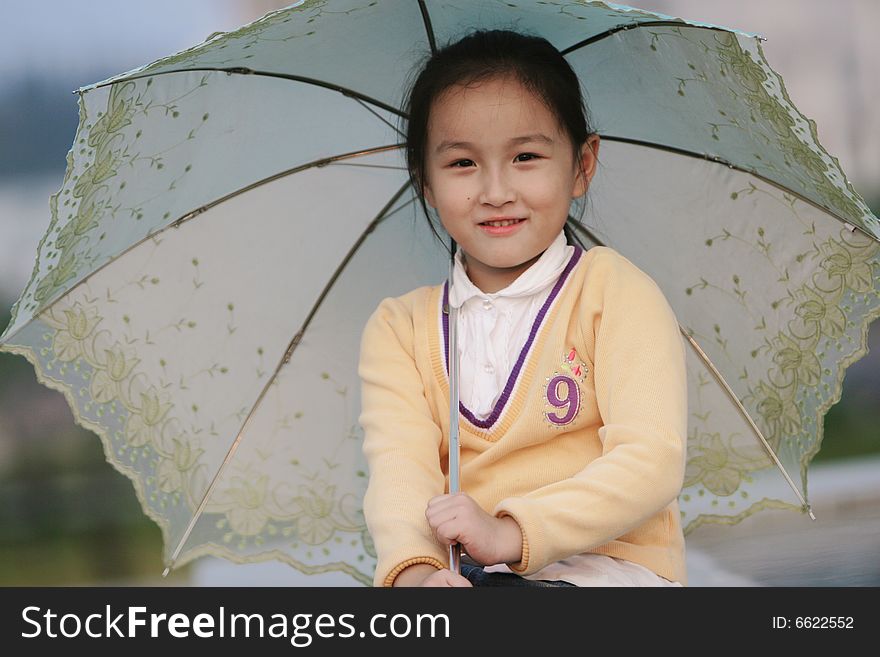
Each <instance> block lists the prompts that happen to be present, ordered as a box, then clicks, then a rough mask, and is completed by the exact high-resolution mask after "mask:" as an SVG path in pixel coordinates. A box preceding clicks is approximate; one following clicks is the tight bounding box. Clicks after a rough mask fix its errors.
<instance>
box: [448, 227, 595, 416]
mask: <svg viewBox="0 0 880 657" xmlns="http://www.w3.org/2000/svg"><path fill="white" fill-rule="evenodd" d="M582 254H583V249H582V248H581V247H579V246H578V245H576V244H575V245H574V253H572V255H571V258H570V259H569V261H568V264H567V265H566V266H565V269H563V270H562V273H561V274H560V275H559V279H558V280H557V281H556V284H555V285H554V286H553V290H552V291H551V292H550V295H549V296H548V297H547V300H546V301H545V302H544V305H543V306H541V310H540V311H539V312H538V315H537V317H535V321H534V322H533V323H532V329H531V331H529V337H528V339H527V340H526V343H525V344H524V345H523V348H522V349H521V350H520V352H519V358H517V361H516V365H514V367H513V370H512V371H511V372H510V375H509V376H508V377H507V385H505V386H504V392H503V393H502V394H501V397H499V398H498V401H497V402H495V407H494V408H493V409H492V413H490V414H489V416H488V417H487V418H486V419H485V420H481V419H479V418H478V417H477V416H475V415H474V414H473V413H472V412H471V411H470V409H468V408H467V407H466V406H465V405H464V404H463V403H462V402H461V401H460V400H459V402H458V409H459V411H460V412H461V414H462V415H464V416H465V417H466V418H467V419H468V421H469V422H470V423H471V424H473V425H474V426H476V427H479V428H481V429H491V428H492V426H493V425H494V424H495V422H496V421H497V420H498V418H499V417H501V412H502V411H503V410H504V407H505V406H506V405H507V401H508V399H510V395H511V393H512V392H513V388H514V385H515V384H516V381H517V379H518V378H519V373H520V371H521V370H522V367H523V364H524V363H525V360H526V354H528V353H529V349H530V348H531V346H532V343H533V342H534V341H535V336H536V335H537V334H538V331H539V330H540V329H541V324H542V323H543V322H544V317H545V316H546V315H547V311H548V310H549V309H550V306H551V305H552V304H553V300H554V299H556V297H557V295H558V294H559V291H560V290H561V289H562V286H563V285H565V281H566V280H567V279H568V275H569V274H570V273H571V270H572V269H574V266H575V265H576V264H577V262H578V260H580V257H581V255H582ZM447 303H449V279H447V280H446V281H445V282H444V283H443V302H442V304H443V305H442V306H441V308H445V307H446V304H447ZM442 315H443V354H444V360H443V365H444V369H445V372H446V376H447V378H448V377H449V315H447V314H446V313H442Z"/></svg>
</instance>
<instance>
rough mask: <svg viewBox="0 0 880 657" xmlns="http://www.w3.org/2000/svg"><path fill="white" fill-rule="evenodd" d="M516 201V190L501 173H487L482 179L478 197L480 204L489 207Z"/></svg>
mask: <svg viewBox="0 0 880 657" xmlns="http://www.w3.org/2000/svg"><path fill="white" fill-rule="evenodd" d="M515 200H516V190H515V189H514V188H513V185H512V184H511V183H510V180H509V179H508V176H507V175H505V173H504V172H503V171H498V170H496V171H494V172H491V171H490V172H488V173H487V174H486V175H485V177H484V178H483V188H482V192H481V195H480V203H487V204H489V205H496V206H500V205H504V204H505V203H507V202H508V201H515Z"/></svg>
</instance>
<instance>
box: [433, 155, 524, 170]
mask: <svg viewBox="0 0 880 657" xmlns="http://www.w3.org/2000/svg"><path fill="white" fill-rule="evenodd" d="M523 156H527V157H528V158H529V159H528V160H520V159H517V162H531V161H532V160H533V159H534V160H537V159H540V156H539V155H535V154H534V153H520V154H519V155H517V156H516V157H517V158H521V157H523ZM462 162H470V163H473V160H457V161H455V162H453V163H452V164H450V165H449V166H451V167H453V168H455V169H463V168H464V167H460V166H458V165H459V164H461V163H462Z"/></svg>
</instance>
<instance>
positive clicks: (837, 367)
mask: <svg viewBox="0 0 880 657" xmlns="http://www.w3.org/2000/svg"><path fill="white" fill-rule="evenodd" d="M464 26H467V29H469V28H474V27H482V28H514V29H522V30H525V31H529V32H532V33H535V34H539V35H541V36H544V37H545V38H547V39H548V40H550V41H551V42H552V43H553V44H554V45H555V46H556V47H557V48H559V49H560V50H561V51H562V52H563V54H564V55H565V56H566V58H567V59H568V61H569V62H570V63H571V65H572V67H573V68H574V70H575V71H576V72H577V73H578V74H579V76H580V78H581V80H582V84H583V88H584V90H585V92H586V99H587V102H588V104H589V107H590V110H591V114H592V116H593V118H594V121H595V124H596V126H597V128H598V131H599V133H600V135H601V138H602V141H603V145H602V151H601V158H602V163H601V165H600V167H599V169H598V172H597V174H596V176H595V178H594V180H593V184H592V185H591V188H590V192H589V196H590V199H591V200H590V206H589V207H590V210H589V212H588V213H587V215H586V217H585V229H584V230H582V231H579V233H578V235H579V237H580V238H581V239H582V240H583V243H584V245H585V246H586V247H589V246H591V245H593V244H605V245H608V246H611V247H613V248H615V249H617V250H618V251H619V252H621V253H622V254H623V255H625V256H626V257H627V258H629V259H630V260H632V261H633V262H634V263H636V264H637V265H638V266H639V267H640V268H642V269H643V270H644V271H646V272H647V273H648V274H649V275H650V276H651V277H652V278H654V280H655V281H657V283H658V284H659V285H660V287H661V288H662V289H663V292H664V294H665V295H666V297H667V299H668V300H669V302H670V304H671V306H672V307H673V309H674V310H675V312H676V315H677V317H678V318H679V322H680V324H681V327H682V331H683V333H684V334H685V335H686V336H687V338H688V344H689V345H690V347H689V351H688V362H687V367H688V378H689V414H690V415H689V433H688V467H687V473H686V481H685V487H684V489H683V491H682V494H681V497H680V507H681V512H682V516H683V518H682V521H683V523H682V524H683V526H684V527H685V532H686V533H689V532H690V531H693V530H694V529H696V528H697V527H699V526H700V525H701V524H704V523H734V522H738V521H740V520H742V519H743V518H745V517H747V516H749V515H750V514H753V513H755V512H756V511H758V510H760V509H762V508H767V507H780V508H794V509H802V508H804V503H803V501H802V499H801V498H800V497H799V495H800V496H802V497H803V498H806V486H807V468H808V465H809V462H810V459H811V458H812V457H813V456H814V455H815V454H816V452H817V451H818V449H819V448H820V445H821V441H822V419H823V416H824V413H825V412H826V411H827V410H828V408H829V407H830V406H831V405H832V404H833V403H835V402H836V401H837V400H838V399H839V397H840V391H841V384H842V380H843V377H844V373H845V371H846V367H847V366H848V365H850V364H851V363H852V362H854V361H855V360H857V359H858V358H859V357H861V356H862V355H864V354H865V353H866V345H865V341H866V333H867V327H868V324H869V323H870V322H871V320H873V319H875V318H876V317H877V316H878V315H880V222H878V219H877V217H875V216H874V215H873V214H872V213H871V211H870V210H869V208H868V207H867V206H866V204H865V203H864V201H863V199H862V198H861V197H860V196H859V194H858V193H857V192H856V191H855V190H854V189H853V188H852V186H851V185H850V183H849V182H848V181H847V179H846V176H845V174H844V172H843V171H842V170H841V168H840V165H839V163H838V161H837V160H836V159H835V158H834V157H832V156H831V155H830V154H828V153H827V152H826V151H825V149H824V148H823V147H822V146H821V145H820V144H819V142H818V139H817V136H816V126H815V124H814V123H813V122H812V121H810V120H809V119H807V118H806V117H804V116H803V115H802V114H801V113H800V112H799V111H798V110H797V108H796V107H795V106H794V104H793V103H792V101H791V99H790V98H789V97H788V94H787V93H786V90H785V86H784V84H783V82H782V80H781V78H780V77H779V76H778V75H777V74H776V73H775V72H774V71H773V70H772V69H771V68H770V66H769V65H768V63H767V62H766V60H765V58H764V55H763V52H762V50H761V43H760V37H758V36H757V35H754V34H747V33H743V32H738V31H735V30H730V29H728V28H723V27H719V26H712V25H707V24H703V23H698V22H693V21H685V20H683V19H680V18H675V17H671V16H664V15H662V14H655V13H651V12H647V11H642V10H639V9H634V8H630V7H624V6H620V5H613V4H607V3H603V2H555V1H550V0H547V1H543V2H518V3H508V2H500V1H495V0H483V1H481V2H468V3H456V2H448V1H445V0H432V1H424V2H407V3H388V2H381V3H380V2H375V1H372V2H367V1H365V0H335V1H334V2H333V3H332V5H331V4H330V3H327V2H325V1H323V0H306V1H304V2H299V3H297V4H295V5H292V6H290V7H288V8H285V9H282V10H279V11H276V12H273V13H270V14H268V15H266V16H265V17H263V18H262V19H260V20H258V21H256V22H254V23H251V24H249V25H246V26H244V27H242V28H240V29H238V30H236V31H234V32H229V33H221V34H216V35H213V36H212V37H211V38H209V39H208V40H207V41H205V42H204V43H202V44H199V45H197V46H195V47H193V48H190V49H189V50H185V51H183V52H180V53H178V54H175V55H173V56H171V57H167V58H164V59H161V60H159V61H157V62H154V63H151V64H149V65H147V66H144V67H142V68H139V69H136V70H133V71H129V72H127V73H123V74H121V75H118V76H116V77H113V78H110V79H109V80H105V81H102V82H100V83H96V84H94V85H91V86H89V87H84V88H82V89H79V90H78V94H79V108H80V124H79V128H78V130H77V133H76V136H75V139H74V144H73V147H72V148H71V150H70V152H69V154H68V158H67V172H66V175H65V178H64V182H63V185H62V188H61V190H60V191H59V192H58V193H57V194H55V195H53V196H52V198H51V201H50V207H51V215H52V216H51V222H50V225H49V228H48V230H47V232H46V235H45V236H44V238H43V240H42V241H41V242H40V245H39V249H38V253H37V258H36V264H35V266H34V271H33V274H32V276H31V279H30V281H29V282H28V284H27V285H26V287H25V289H24V290H23V291H22V293H21V296H20V298H19V300H18V301H17V302H16V304H15V306H14V308H13V312H12V319H11V322H10V324H9V326H8V327H7V328H6V330H5V331H4V333H3V334H2V336H0V349H2V350H3V351H7V352H10V353H17V354H21V355H23V356H24V357H25V358H27V359H28V360H29V361H30V362H31V363H32V364H33V366H34V369H35V370H36V373H37V376H38V378H39V380H40V381H41V382H42V383H43V384H45V385H47V386H49V387H52V388H54V389H57V390H60V391H61V392H63V393H64V395H65V397H66V399H67V401H68V403H69V405H70V407H71V410H72V411H73V413H74V416H75V418H76V421H77V423H79V424H80V425H82V426H83V427H86V428H88V429H90V430H92V431H94V432H95V433H96V434H97V435H98V436H99V437H100V438H101V440H102V442H103V445H104V450H105V453H106V456H107V460H108V461H109V462H110V463H111V464H112V465H113V466H114V467H116V468H117V469H118V470H119V471H121V472H123V473H124V474H125V475H126V476H128V477H129V478H130V479H131V481H132V483H133V485H134V488H135V490H136V491H137V494H138V497H139V499H140V502H141V504H142V506H143V508H144V511H145V512H146V513H147V514H148V515H149V516H150V517H151V518H153V519H154V520H155V521H156V522H157V523H158V524H159V526H160V527H161V529H162V532H163V535H164V540H165V546H166V554H165V560H166V562H167V564H168V565H169V566H172V565H174V566H177V565H181V564H183V563H186V562H187V561H190V560H192V559H194V558H196V557H199V556H201V555H206V554H213V555H218V556H222V557H225V558H227V559H230V560H233V561H237V562H249V561H262V560H267V559H278V560H281V561H284V562H286V563H288V564H290V565H291V566H293V567H295V568H297V569H299V570H301V571H302V572H304V573H308V574H316V573H323V572H330V571H341V572H345V573H348V574H349V575H351V577H352V578H353V583H355V582H357V583H361V584H365V585H368V584H369V583H370V582H371V580H372V572H373V570H374V568H375V552H374V550H373V546H372V543H371V541H370V536H369V533H368V531H367V529H366V526H365V523H364V518H363V513H362V509H361V498H362V496H363V492H364V490H365V488H366V481H367V476H368V473H367V471H366V466H365V463H364V461H363V457H362V454H361V449H360V448H361V438H362V435H361V430H360V428H359V426H358V424H357V419H358V414H359V382H358V378H357V357H358V348H359V339H360V334H361V329H362V328H363V325H364V323H365V321H366V319H367V317H368V316H369V315H370V313H371V312H372V311H373V310H374V309H375V307H376V306H377V305H378V303H379V302H380V301H381V299H382V298H384V297H387V296H397V295H400V294H403V293H405V292H407V291H409V290H411V289H413V288H414V287H417V286H419V285H437V284H441V283H442V281H443V279H444V277H445V276H446V275H447V273H448V255H447V254H446V252H445V251H443V250H442V249H441V248H440V246H439V245H438V244H437V243H436V242H435V241H434V237H433V235H432V234H431V232H430V231H429V230H428V227H427V222H426V219H425V217H424V216H422V215H421V213H420V211H419V205H418V204H417V203H415V202H414V192H413V190H412V189H411V188H410V186H409V182H408V176H407V173H406V169H405V165H404V162H405V159H404V155H403V153H402V148H401V145H402V137H401V135H400V133H399V132H398V131H397V129H396V126H398V125H399V122H400V120H401V118H402V117H401V111H400V109H399V105H400V102H401V99H402V92H403V89H404V85H405V83H406V81H407V79H408V76H409V75H410V74H411V69H412V67H413V66H414V63H415V60H416V58H418V57H420V56H422V55H424V54H425V53H427V52H430V50H431V49H433V48H435V47H438V46H439V45H442V44H445V43H447V42H448V41H451V40H455V39H456V38H457V37H458V36H461V35H462V34H463V30H465V29H466V28H465V27H464ZM403 118H405V117H403ZM777 460H778V461H779V463H777V462H776V461H777ZM780 466H784V467H785V470H786V472H787V473H791V475H790V476H791V486H792V487H789V483H788V482H787V481H786V477H787V476H789V475H787V474H783V472H782V470H781V469H780ZM795 491H796V492H795Z"/></svg>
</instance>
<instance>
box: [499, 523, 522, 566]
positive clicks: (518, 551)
mask: <svg viewBox="0 0 880 657" xmlns="http://www.w3.org/2000/svg"><path fill="white" fill-rule="evenodd" d="M498 521H499V523H500V524H499V525H498V526H499V535H500V540H499V546H500V552H501V554H500V555H499V559H498V563H516V562H517V561H522V543H523V538H522V529H520V526H519V523H518V522H517V521H516V520H514V519H513V518H512V517H510V516H502V517H500V518H498Z"/></svg>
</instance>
